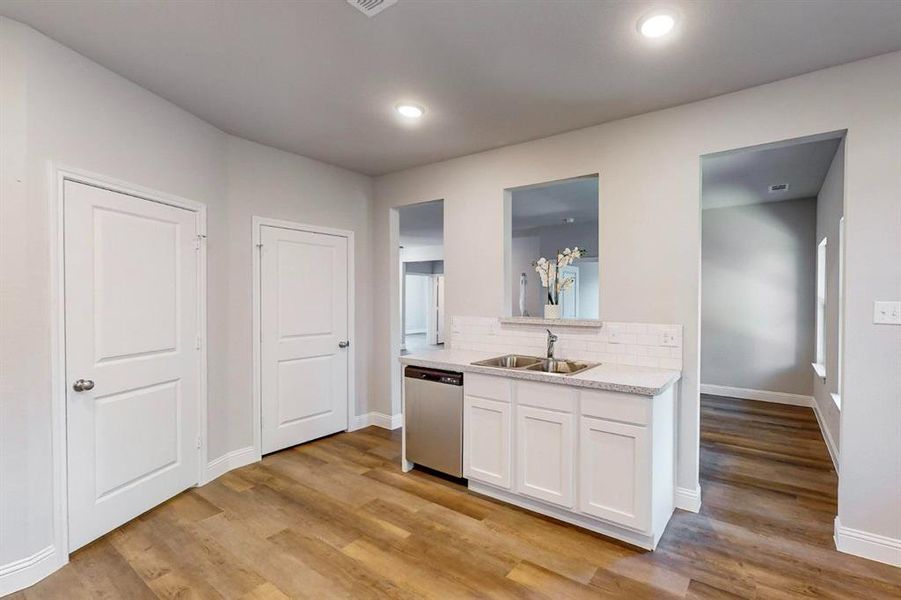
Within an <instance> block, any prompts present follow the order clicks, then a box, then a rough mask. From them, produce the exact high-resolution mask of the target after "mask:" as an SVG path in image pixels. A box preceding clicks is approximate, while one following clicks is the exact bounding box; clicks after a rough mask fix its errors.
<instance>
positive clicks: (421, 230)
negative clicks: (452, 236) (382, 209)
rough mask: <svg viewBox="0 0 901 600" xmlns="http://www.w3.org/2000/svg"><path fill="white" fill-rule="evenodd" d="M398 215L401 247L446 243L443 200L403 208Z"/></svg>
mask: <svg viewBox="0 0 901 600" xmlns="http://www.w3.org/2000/svg"><path fill="white" fill-rule="evenodd" d="M397 213H398V217H399V228H400V245H401V246H404V247H407V248H409V247H411V246H440V245H442V244H443V243H444V201H443V200H435V201H432V202H423V203H421V204H410V205H408V206H402V207H401V208H399V209H397Z"/></svg>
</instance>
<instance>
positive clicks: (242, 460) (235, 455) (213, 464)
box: [201, 446, 261, 485]
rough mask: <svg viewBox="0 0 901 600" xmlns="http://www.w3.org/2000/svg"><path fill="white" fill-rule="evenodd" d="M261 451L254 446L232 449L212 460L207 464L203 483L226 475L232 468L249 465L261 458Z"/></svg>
mask: <svg viewBox="0 0 901 600" xmlns="http://www.w3.org/2000/svg"><path fill="white" fill-rule="evenodd" d="M260 459H261V457H260V453H259V452H257V450H256V448H254V447H253V446H247V447H246V448H239V449H238V450H232V451H231V452H229V453H228V454H224V455H222V456H220V457H219V458H217V459H215V460H211V461H210V462H209V463H208V464H207V466H206V472H205V474H204V475H205V476H204V479H203V481H202V482H201V485H205V484H207V483H209V482H211V481H212V480H214V479H216V478H217V477H221V476H222V475H225V474H226V473H228V472H229V471H231V470H232V469H237V468H238V467H243V466H245V465H249V464H250V463H255V462H257V461H258V460H260Z"/></svg>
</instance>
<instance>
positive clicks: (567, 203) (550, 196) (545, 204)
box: [510, 175, 598, 233]
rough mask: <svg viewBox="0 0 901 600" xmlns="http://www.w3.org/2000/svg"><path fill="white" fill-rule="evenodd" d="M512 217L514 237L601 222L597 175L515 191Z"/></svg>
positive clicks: (512, 198) (513, 192) (511, 197)
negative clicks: (570, 222) (568, 224)
mask: <svg viewBox="0 0 901 600" xmlns="http://www.w3.org/2000/svg"><path fill="white" fill-rule="evenodd" d="M510 200H511V213H512V218H513V225H512V229H513V232H514V233H522V232H524V231H527V230H529V229H534V228H536V227H544V226H547V225H562V224H563V219H565V218H572V219H575V222H574V223H573V224H574V225H578V224H581V223H585V222H588V221H597V220H598V178H597V176H596V175H594V176H590V177H580V178H577V179H567V180H564V181H553V182H549V183H543V184H541V185H533V186H529V187H526V188H517V189H514V190H512V193H511V196H510Z"/></svg>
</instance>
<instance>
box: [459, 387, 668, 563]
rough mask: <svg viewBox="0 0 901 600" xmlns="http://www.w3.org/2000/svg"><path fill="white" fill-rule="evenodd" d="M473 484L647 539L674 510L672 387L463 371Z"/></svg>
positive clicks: (649, 542) (625, 536)
mask: <svg viewBox="0 0 901 600" xmlns="http://www.w3.org/2000/svg"><path fill="white" fill-rule="evenodd" d="M463 386H464V398H465V400H464V407H465V408H464V424H463V438H464V445H463V471H464V475H465V476H466V477H467V478H468V479H469V480H470V483H469V486H470V488H472V489H473V490H474V491H477V492H479V493H482V494H486V495H489V496H493V497H495V498H498V499H501V500H504V501H506V502H510V503H512V504H516V505H518V506H521V507H523V508H527V509H530V510H534V511H537V512H540V513H543V514H546V515H550V516H552V517H555V518H557V519H561V520H563V521H568V522H570V523H574V524H576V525H579V526H581V527H585V528H588V529H591V530H594V531H598V532H600V533H604V534H607V535H611V536H613V537H616V538H618V539H621V540H624V541H627V542H629V543H631V544H635V545H638V546H641V547H644V548H650V549H653V548H654V547H656V545H657V542H658V541H659V539H660V536H661V535H662V534H663V531H664V529H665V528H666V524H667V522H668V521H669V519H670V516H671V515H672V512H673V493H674V491H675V473H674V469H673V457H674V426H675V423H674V421H675V419H674V417H675V414H674V411H675V403H674V398H673V390H672V388H670V389H668V390H665V391H664V392H662V393H661V394H660V395H658V396H655V397H653V398H652V397H648V396H639V395H635V394H628V393H623V392H611V391H605V390H597V389H585V388H578V387H574V386H571V385H566V384H563V383H560V384H555V383H544V382H535V381H525V380H520V379H510V378H506V377H502V376H486V375H481V374H467V375H466V376H465V378H464V382H463Z"/></svg>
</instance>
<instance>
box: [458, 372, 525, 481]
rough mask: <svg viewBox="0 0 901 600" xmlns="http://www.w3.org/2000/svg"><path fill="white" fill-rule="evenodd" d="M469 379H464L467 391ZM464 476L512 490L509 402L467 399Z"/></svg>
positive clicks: (465, 407)
mask: <svg viewBox="0 0 901 600" xmlns="http://www.w3.org/2000/svg"><path fill="white" fill-rule="evenodd" d="M465 386H466V379H464V391H466V390H465ZM463 404H464V409H463V440H464V443H463V475H464V476H465V477H467V478H469V479H475V480H476V481H483V482H485V483H489V484H491V485H495V486H498V487H501V488H505V489H509V488H510V484H511V472H512V470H511V456H510V449H511V446H512V440H511V438H512V429H513V424H512V422H511V411H512V407H511V405H510V403H509V402H507V401H504V400H495V399H490V398H482V397H479V396H472V395H469V394H468V393H467V394H466V395H465V396H464V401H463Z"/></svg>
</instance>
